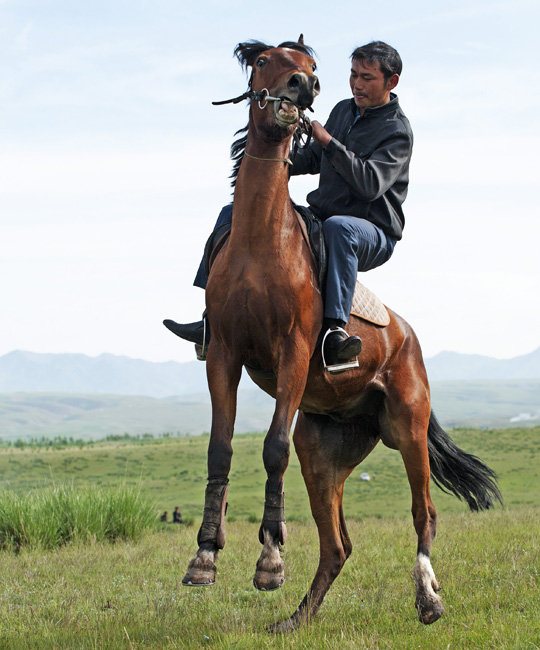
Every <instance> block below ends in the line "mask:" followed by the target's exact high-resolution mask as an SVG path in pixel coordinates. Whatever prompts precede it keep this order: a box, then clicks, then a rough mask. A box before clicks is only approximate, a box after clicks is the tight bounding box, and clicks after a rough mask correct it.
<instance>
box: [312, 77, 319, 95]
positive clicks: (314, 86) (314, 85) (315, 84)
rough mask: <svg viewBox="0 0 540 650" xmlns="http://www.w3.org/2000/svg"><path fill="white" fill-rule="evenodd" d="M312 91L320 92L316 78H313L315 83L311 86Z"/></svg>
mask: <svg viewBox="0 0 540 650" xmlns="http://www.w3.org/2000/svg"><path fill="white" fill-rule="evenodd" d="M313 90H314V91H315V92H317V93H320V92H321V84H320V83H319V80H318V79H317V77H315V83H314V84H313Z"/></svg>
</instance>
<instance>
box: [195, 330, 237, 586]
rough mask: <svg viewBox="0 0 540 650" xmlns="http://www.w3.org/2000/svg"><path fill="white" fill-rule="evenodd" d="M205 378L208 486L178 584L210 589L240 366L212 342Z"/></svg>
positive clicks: (221, 534) (221, 531) (220, 538)
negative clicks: (194, 540)
mask: <svg viewBox="0 0 540 650" xmlns="http://www.w3.org/2000/svg"><path fill="white" fill-rule="evenodd" d="M206 363H207V375H208V385H209V388H210V395H211V398H212V428H211V431H210V442H209V444H208V484H207V487H206V494H205V500H204V514H203V521H202V524H201V527H200V529H199V533H198V535H197V543H198V544H199V550H198V551H197V554H196V555H195V557H194V558H193V560H192V561H191V562H190V563H189V566H188V570H187V573H186V575H185V576H184V579H183V580H182V583H183V584H184V585H189V586H200V585H211V584H214V582H215V579H216V565H215V560H216V557H217V554H218V551H219V550H220V549H222V548H223V546H224V545H225V510H226V506H227V485H228V482H229V479H228V476H229V471H230V468H231V458H232V445H231V440H232V436H233V428H234V419H235V416H236V391H237V388H238V382H239V381H240V375H241V372H242V366H241V364H240V363H236V362H235V361H234V359H232V358H231V357H230V355H229V354H228V353H227V351H226V350H225V349H223V348H221V347H218V345H217V343H215V342H212V345H211V346H210V348H209V350H208V360H207V362H206Z"/></svg>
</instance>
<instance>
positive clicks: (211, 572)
mask: <svg viewBox="0 0 540 650" xmlns="http://www.w3.org/2000/svg"><path fill="white" fill-rule="evenodd" d="M235 54H236V55H237V57H238V58H239V60H240V62H241V63H242V64H244V65H245V66H250V67H251V68H252V73H251V79H250V91H249V92H248V93H245V95H243V96H242V98H243V97H248V98H250V99H251V100H252V101H251V102H250V109H249V124H248V131H247V139H246V141H245V149H244V151H243V152H241V151H240V152H238V151H237V153H238V159H239V161H240V164H239V167H238V169H237V179H236V188H235V192H234V203H233V216H232V227H231V233H230V237H229V239H228V241H227V242H226V243H225V244H224V245H223V247H222V249H221V250H220V251H219V253H218V254H217V255H216V257H215V259H214V262H213V265H212V268H211V272H210V276H209V280H208V285H207V289H206V304H207V313H208V321H209V324H210V328H211V332H212V338H211V341H210V344H209V348H208V357H207V362H206V365H207V375H208V385H209V388H210V394H211V400H212V427H211V434H210V443H209V447H208V485H207V488H206V495H205V505H204V516H203V521H202V524H201V528H200V530H199V533H198V538H197V540H198V544H199V549H198V551H197V554H196V556H195V557H194V559H193V560H192V561H191V563H190V565H189V567H188V572H187V574H186V576H185V577H184V580H183V582H184V584H189V585H206V584H212V583H213V582H214V581H215V576H216V566H215V560H216V557H217V554H218V550H219V549H221V548H223V546H224V543H225V531H224V517H225V510H226V493H227V484H228V475H229V470H230V466H231V457H232V445H231V441H232V437H233V428H234V420H235V413H236V397H237V388H238V382H239V380H240V375H241V372H242V367H245V368H246V370H247V371H248V373H249V375H250V376H251V378H252V379H253V381H254V382H255V383H256V384H258V385H259V386H260V387H261V388H262V389H263V390H265V391H266V392H268V393H269V394H270V395H272V396H273V397H274V398H275V400H276V405H275V412H274V416H273V418H272V423H271V425H270V428H269V430H268V434H267V436H266V438H265V441H264V451H263V461H264V466H265V469H266V472H267V482H266V490H265V503H264V513H263V517H262V523H261V527H260V531H259V538H260V541H261V543H263V550H262V553H261V556H260V558H259V560H258V562H257V567H256V571H255V576H254V579H253V582H254V584H255V586H256V587H257V588H258V589H261V590H271V589H276V588H278V587H280V586H281V585H282V584H283V582H284V565H283V561H282V559H281V556H280V545H281V544H283V543H284V542H285V538H286V527H285V516H284V505H283V477H284V473H285V470H286V468H287V465H288V461H289V431H290V428H291V424H292V420H293V417H294V414H295V413H296V411H297V410H299V411H300V412H299V415H298V420H297V423H296V427H295V431H294V444H295V448H296V452H297V454H298V457H299V459H300V464H301V469H302V474H303V477H304V480H305V483H306V486H307V490H308V493H309V499H310V504H311V511H312V514H313V517H314V519H315V522H316V524H317V528H318V532H319V538H320V560H319V567H318V569H317V572H316V574H315V577H314V579H313V582H312V584H311V587H310V588H309V590H308V592H307V594H306V596H305V598H304V599H303V600H302V602H301V603H300V605H299V607H298V608H297V610H296V611H295V612H294V614H293V615H292V616H291V617H290V618H289V619H287V620H285V621H283V622H281V623H276V624H275V626H273V628H272V629H273V630H274V631H286V630H291V629H294V628H296V627H297V626H298V625H299V624H300V623H301V622H303V621H305V620H307V619H309V618H310V617H311V616H313V615H314V614H315V612H316V611H317V610H318V608H319V606H320V604H321V603H322V600H323V598H324V596H325V594H326V592H327V591H328V589H329V587H330V585H331V584H332V582H333V581H334V579H335V578H336V576H337V575H338V574H339V572H340V570H341V568H342V567H343V564H344V563H345V560H346V559H347V557H348V556H349V555H350V553H351V549H352V545H351V541H350V539H349V536H348V533H347V529H346V526H345V520H344V516H343V510H342V498H343V486H344V482H345V480H346V478H347V477H348V476H349V474H350V473H351V472H352V470H353V469H354V467H355V466H356V465H358V464H359V463H360V462H361V461H362V460H363V459H364V458H365V457H366V456H367V455H368V454H369V453H370V452H371V451H372V449H373V448H374V447H375V445H376V444H377V442H378V441H379V440H382V441H383V443H384V444H385V445H387V446H388V447H391V448H392V449H397V450H399V452H400V453H401V456H402V458H403V462H404V464H405V469H406V472H407V476H408V479H409V483H410V488H411V492H412V515H413V521H414V527H415V529H416V532H417V535H418V547H417V559H416V564H415V567H414V578H415V583H416V607H417V610H418V615H419V618H420V620H421V621H422V622H424V623H432V622H434V621H436V620H437V619H438V618H439V617H440V616H441V615H442V613H443V606H442V603H441V598H440V596H439V595H438V594H437V593H436V592H437V591H438V585H437V580H436V578H435V574H434V572H433V569H432V566H431V562H430V549H431V543H432V540H433V538H434V536H435V527H436V511H435V507H434V505H433V503H432V500H431V496H430V489H429V479H430V461H431V472H432V475H433V477H434V479H435V481H436V482H437V484H438V485H439V486H441V487H443V488H446V489H447V490H449V491H451V492H453V493H454V494H456V496H458V497H459V498H464V499H465V500H466V501H467V503H468V504H469V506H470V508H471V509H472V510H478V509H484V508H488V507H489V506H490V505H491V504H492V501H493V498H500V495H499V492H498V489H497V486H496V485H495V483H494V480H493V478H494V475H493V473H492V471H491V470H490V469H489V468H487V467H486V466H485V465H484V464H482V463H481V462H480V461H479V460H478V459H477V458H475V457H473V456H470V455H469V454H466V453H465V452H463V451H462V450H460V449H458V448H457V447H456V446H455V445H454V444H453V443H452V441H451V440H450V438H449V437H448V436H447V434H446V433H445V432H444V431H443V430H442V429H441V427H440V426H439V425H438V423H437V421H436V419H435V417H434V416H433V414H432V413H431V407H430V393H429V385H428V380H427V375H426V371H425V368H424V363H423V360H422V353H421V350H420V346H419V343H418V340H417V338H416V336H415V334H414V332H413V330H412V329H411V327H410V326H409V325H408V324H407V323H406V322H405V321H404V320H403V319H402V318H400V317H399V316H398V315H397V314H395V313H393V312H390V317H391V320H390V324H389V325H388V326H386V327H384V328H381V327H377V326H375V325H372V324H369V323H367V322H365V321H363V320H362V319H360V318H357V317H355V316H351V318H350V320H349V323H348V325H347V331H348V332H349V333H354V334H357V335H358V336H360V337H361V338H362V339H363V342H364V352H362V355H361V358H360V361H361V363H360V367H359V368H356V369H353V370H349V371H347V372H344V373H342V374H339V375H330V374H328V373H325V372H324V370H323V365H322V359H321V353H320V346H318V344H317V342H318V339H319V334H320V331H321V326H322V319H323V304H322V298H321V292H320V289H319V286H318V281H317V270H316V265H315V260H314V258H313V254H312V253H311V250H310V248H309V245H308V243H307V242H306V239H305V237H304V233H303V231H302V228H301V226H300V223H299V218H298V215H297V214H296V212H295V210H294V208H293V205H292V203H291V199H290V197H289V192H288V165H289V162H290V161H289V160H288V157H289V150H290V145H291V138H292V136H293V133H294V131H295V129H296V128H297V125H298V122H299V119H300V118H301V115H302V112H303V109H305V108H307V107H309V106H310V105H311V103H312V102H313V100H314V98H315V96H316V95H317V94H318V92H319V82H318V80H317V77H316V76H315V74H314V70H315V63H314V60H313V58H312V56H311V55H312V52H311V50H310V49H309V48H307V47H305V46H304V45H303V41H302V40H300V41H299V43H298V44H296V43H291V42H288V43H284V44H282V45H281V46H279V47H277V48H274V47H270V46H268V45H264V44H263V43H259V42H256V41H251V42H247V43H240V44H239V45H238V46H237V47H236V50H235ZM268 96H271V97H272V98H273V99H274V100H276V98H277V101H268ZM257 100H258V101H257ZM242 153H243V155H242Z"/></svg>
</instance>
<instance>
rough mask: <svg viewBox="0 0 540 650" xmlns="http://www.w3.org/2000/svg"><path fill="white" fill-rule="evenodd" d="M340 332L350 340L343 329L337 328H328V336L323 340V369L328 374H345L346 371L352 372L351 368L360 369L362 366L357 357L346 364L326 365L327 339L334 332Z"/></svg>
mask: <svg viewBox="0 0 540 650" xmlns="http://www.w3.org/2000/svg"><path fill="white" fill-rule="evenodd" d="M338 330H339V331H340V332H343V333H344V334H346V335H347V338H349V334H348V333H347V332H346V331H345V330H344V329H343V328H342V327H335V328H334V329H330V328H328V329H327V330H326V334H325V335H324V336H323V340H322V343H321V353H322V362H323V367H324V369H325V370H326V371H327V372H331V373H334V374H337V373H340V372H344V371H345V370H350V369H351V368H359V367H360V364H359V363H358V357H355V358H354V360H353V361H346V362H345V363H335V364H333V365H331V366H329V365H328V364H327V363H326V359H325V358H324V344H325V341H326V337H327V336H328V335H329V334H332V333H333V332H336V331H338Z"/></svg>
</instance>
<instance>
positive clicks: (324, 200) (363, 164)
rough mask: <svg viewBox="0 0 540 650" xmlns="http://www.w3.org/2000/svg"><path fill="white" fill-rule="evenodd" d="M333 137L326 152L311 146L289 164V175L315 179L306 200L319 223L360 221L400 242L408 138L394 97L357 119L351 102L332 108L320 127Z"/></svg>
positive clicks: (405, 121) (406, 123)
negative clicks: (343, 217)
mask: <svg viewBox="0 0 540 650" xmlns="http://www.w3.org/2000/svg"><path fill="white" fill-rule="evenodd" d="M325 128H326V130H327V131H328V132H329V133H330V134H331V135H332V136H333V137H332V140H331V141H330V142H329V143H328V145H327V146H326V148H324V149H323V147H321V145H319V144H317V143H316V142H312V143H311V144H310V145H309V147H307V148H306V149H300V150H299V151H298V153H297V155H296V156H295V158H294V159H293V167H292V169H291V174H292V175H295V174H317V173H320V179H319V187H318V189H316V190H315V191H313V192H310V193H309V194H308V196H307V201H308V203H309V205H310V207H311V208H312V210H313V212H315V214H316V215H317V216H319V217H320V218H321V219H326V218H327V217H330V216H332V215H336V214H339V215H349V216H354V217H361V218H363V219H367V220H368V221H371V222H372V223H374V224H375V225H376V226H379V228H381V229H382V230H383V231H384V232H385V233H386V234H388V235H390V236H391V237H393V238H394V239H396V240H398V239H401V233H402V231H403V226H404V225H405V217H404V216H403V210H402V209H401V205H402V203H403V201H404V200H405V197H406V196H407V186H408V184H409V162H410V159H411V151H412V145H413V134H412V130H411V126H410V124H409V120H408V119H407V118H406V117H405V115H404V114H403V111H402V110H401V108H400V106H399V102H398V98H397V96H396V95H394V94H392V95H391V96H390V102H388V104H384V105H383V106H377V107H376V108H366V109H365V111H364V115H363V116H361V117H360V116H359V113H358V111H357V110H356V105H355V103H354V100H353V99H350V100H349V99H345V100H343V101H341V102H339V104H337V105H336V106H335V107H334V109H333V110H332V112H331V113H330V117H329V118H328V122H327V123H326V125H325Z"/></svg>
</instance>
